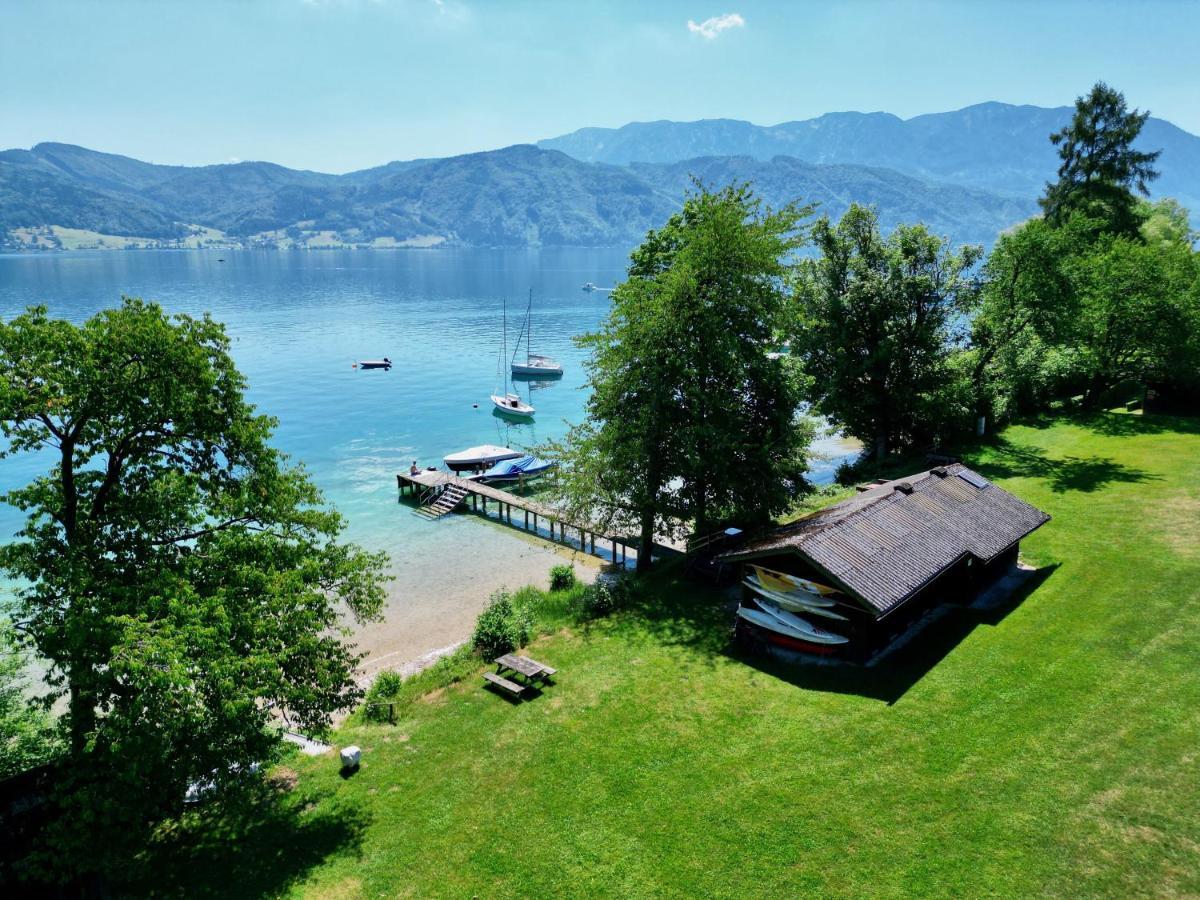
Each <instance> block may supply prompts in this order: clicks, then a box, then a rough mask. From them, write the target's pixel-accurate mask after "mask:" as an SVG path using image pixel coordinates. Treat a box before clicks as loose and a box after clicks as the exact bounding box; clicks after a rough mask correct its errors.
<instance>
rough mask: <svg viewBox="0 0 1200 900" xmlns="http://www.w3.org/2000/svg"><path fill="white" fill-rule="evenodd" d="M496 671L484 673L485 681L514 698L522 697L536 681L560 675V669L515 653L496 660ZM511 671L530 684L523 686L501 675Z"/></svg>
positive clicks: (498, 657)
mask: <svg viewBox="0 0 1200 900" xmlns="http://www.w3.org/2000/svg"><path fill="white" fill-rule="evenodd" d="M495 663H496V671H495V672H484V673H483V679H484V681H487V682H488V683H489V684H493V685H495V686H496V687H498V688H500V689H501V690H503V691H507V692H508V693H510V694H512V695H513V696H514V697H519V696H521V694H522V693H524V692H525V688H527V687H529V684H531V683H532V682H534V681H535V680H536V681H541V682H543V683H544V682H545V681H546V679H548V678H550V677H551V676H553V675H555V674H557V673H558V669H555V668H554V667H553V666H548V665H546V664H545V663H540V662H538V661H537V660H536V659H530V658H529V657H528V656H517V655H516V654H513V653H506V654H504V655H503V656H497V657H496V659H495ZM504 671H509V672H512V673H514V675H521V676H524V678H525V680H526V681H527V682H529V684H521V683H519V682H516V681H512V680H510V679H508V678H506V677H505V676H504V675H502V674H501V673H502V672H504Z"/></svg>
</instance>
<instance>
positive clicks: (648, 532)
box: [637, 506, 654, 572]
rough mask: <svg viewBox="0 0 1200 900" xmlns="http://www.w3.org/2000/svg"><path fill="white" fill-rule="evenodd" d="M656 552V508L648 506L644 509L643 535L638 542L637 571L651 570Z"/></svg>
mask: <svg viewBox="0 0 1200 900" xmlns="http://www.w3.org/2000/svg"><path fill="white" fill-rule="evenodd" d="M653 553H654V510H653V509H652V508H651V507H649V506H647V507H646V508H644V509H643V510H642V535H641V543H639V544H638V556H637V571H638V572H645V571H647V570H649V568H650V564H651V562H652V560H651V556H652V555H653Z"/></svg>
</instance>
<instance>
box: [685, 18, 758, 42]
mask: <svg viewBox="0 0 1200 900" xmlns="http://www.w3.org/2000/svg"><path fill="white" fill-rule="evenodd" d="M745 24H746V20H745V19H743V18H742V17H741V16H739V15H738V14H737V13H725V15H723V16H713V17H712V18H711V19H705V20H704V21H703V22H701V23H700V24H699V25H697V24H696V23H695V22H693V21H692V20H691V19H688V31H690V32H691V33H692V34H698V35H700V37H702V38H704V39H705V40H706V41H711V40H712V39H713V38H715V37H716V36H717V35H719V34H720V33H721V32H722V31H724V30H725V29H727V28H741V27H742V26H743V25H745Z"/></svg>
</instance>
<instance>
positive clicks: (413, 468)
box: [408, 459, 421, 475]
mask: <svg viewBox="0 0 1200 900" xmlns="http://www.w3.org/2000/svg"><path fill="white" fill-rule="evenodd" d="M420 471H421V470H420V469H418V468H417V461H416V460H415V459H414V460H413V461H412V465H411V466H409V467H408V474H409V475H417V474H419V473H420Z"/></svg>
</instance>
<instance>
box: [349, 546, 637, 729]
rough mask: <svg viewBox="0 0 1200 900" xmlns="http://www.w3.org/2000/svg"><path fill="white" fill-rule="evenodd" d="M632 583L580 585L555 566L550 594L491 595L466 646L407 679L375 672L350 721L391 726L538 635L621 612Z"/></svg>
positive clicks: (609, 580) (616, 579) (610, 578)
mask: <svg viewBox="0 0 1200 900" xmlns="http://www.w3.org/2000/svg"><path fill="white" fill-rule="evenodd" d="M634 577H635V576H632V575H626V574H605V575H602V576H601V577H599V578H597V579H596V581H595V582H594V583H592V584H583V583H582V582H580V581H579V580H578V579H577V578H576V576H575V570H574V568H573V567H571V566H569V565H560V566H554V567H553V568H552V569H551V570H550V589H549V590H542V589H541V588H537V587H534V586H532V585H530V586H527V587H523V588H521V589H519V590H517V591H513V592H509V591H507V590H503V589H502V590H498V591H495V592H494V593H493V594H492V596H491V599H490V601H489V603H488V605H487V607H486V608H485V609H484V610H483V612H481V613H480V614H479V618H478V619H476V621H475V629H474V631H473V632H472V635H471V639H470V640H468V641H467V642H466V643H464V644H462V645H461V646H460V647H458V649H456V650H455V651H454V652H453V653H450V654H448V655H446V656H443V657H442V658H441V659H439V660H438V661H437V662H435V663H433V664H432V665H431V666H429V667H428V668H425V669H422V670H421V671H420V672H417V673H415V674H413V675H410V676H409V677H407V678H405V677H404V676H402V675H401V674H400V673H399V672H395V671H391V670H385V671H382V672H380V673H379V674H378V675H376V676H375V680H374V681H373V682H372V683H371V686H370V688H368V690H367V694H366V697H365V699H364V700H363V703H362V705H361V706H360V707H359V708H358V710H356V711H355V713H354V714H353V715H352V716H351V721H352V722H353V723H354V724H359V723H371V722H376V723H379V722H389V721H394V720H395V719H396V718H397V717H398V716H399V715H400V714H401V713H402V711H403V710H404V709H405V708H406V707H408V706H410V705H411V704H412V703H414V702H416V701H417V700H419V699H420V698H421V697H424V696H426V695H427V694H430V693H433V692H434V691H438V690H441V689H443V688H447V687H449V686H450V685H452V684H457V683H458V682H460V681H464V680H465V679H467V678H470V677H472V676H473V675H475V674H476V673H478V672H479V671H480V670H481V669H482V668H483V667H484V666H486V665H489V664H491V662H492V660H494V659H495V658H496V657H497V656H503V655H504V654H505V653H511V652H514V651H517V650H520V649H522V648H523V647H525V646H527V645H529V644H530V643H531V642H532V641H534V640H536V639H537V638H538V637H540V636H542V635H546V634H553V633H554V632H556V631H559V630H561V629H563V628H570V627H572V626H579V625H585V624H587V623H588V622H590V621H593V620H595V619H600V618H603V617H605V616H608V615H611V614H612V613H614V612H617V611H618V610H621V609H624V608H626V607H627V606H629V605H630V603H631V601H632V598H633V594H634V590H635V586H634V583H633V579H634Z"/></svg>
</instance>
